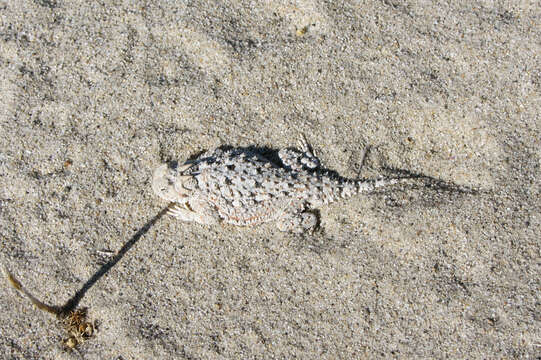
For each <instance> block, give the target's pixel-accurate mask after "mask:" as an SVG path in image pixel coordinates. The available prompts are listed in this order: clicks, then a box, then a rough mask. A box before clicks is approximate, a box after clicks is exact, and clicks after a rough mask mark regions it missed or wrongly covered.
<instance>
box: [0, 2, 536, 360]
mask: <svg viewBox="0 0 541 360" xmlns="http://www.w3.org/2000/svg"><path fill="white" fill-rule="evenodd" d="M103 3H104V4H100V2H97V1H89V2H82V1H81V2H77V1H68V0H66V1H64V0H34V1H29V0H20V1H18V0H17V1H16V0H8V1H5V0H4V1H0V17H1V20H0V21H1V23H0V49H1V50H0V63H1V71H0V79H1V81H0V86H1V88H0V91H1V96H0V99H1V106H0V176H1V187H0V241H1V249H0V262H1V264H2V265H4V266H6V267H7V268H9V269H10V270H11V271H12V272H13V274H14V275H15V276H17V277H18V278H19V279H20V280H21V281H22V282H23V284H24V285H25V286H26V287H27V289H28V290H29V291H30V292H32V293H33V294H34V295H36V296H37V297H38V298H39V299H41V300H43V301H45V302H46V303H48V304H52V305H57V306H61V305H63V304H65V303H66V302H67V301H68V300H69V299H70V298H73V297H74V296H78V300H79V303H78V305H79V307H88V315H89V318H90V319H91V320H92V321H95V325H96V328H97V332H96V334H95V336H93V337H92V338H91V339H90V340H88V341H87V342H85V343H84V344H83V345H82V346H80V347H79V348H78V350H76V351H66V350H64V349H63V346H62V343H61V342H62V339H63V338H64V337H65V334H64V333H63V331H62V328H61V327H60V326H59V325H58V324H57V321H56V320H55V318H54V317H53V316H51V315H50V314H48V313H46V312H42V311H39V310H37V309H35V308H34V307H33V306H32V305H31V303H30V302H29V301H28V300H27V299H25V298H23V297H22V296H21V295H20V293H18V292H17V291H15V290H14V289H13V288H11V287H9V286H8V285H7V283H6V282H3V285H2V286H0V314H1V315H0V316H1V320H0V357H1V358H5V359H33V358H44V359H78V358H85V359H143V358H145V359H150V358H161V359H273V358H275V359H293V358H298V359H319V358H321V359H362V358H382V359H383V358H385V359H388V358H401V359H404V358H441V359H443V358H453V359H458V358H469V359H482V358H485V359H486V358H525V359H526V358H536V357H539V356H541V295H540V294H541V282H540V274H541V261H540V258H541V253H540V234H541V231H540V230H541V215H540V212H541V200H540V195H541V194H540V192H541V180H540V179H541V176H540V165H541V161H540V158H541V140H540V134H541V131H540V130H541V120H540V113H541V111H540V110H541V100H540V99H541V89H540V84H541V73H540V63H541V61H540V54H541V28H540V25H539V24H540V23H541V8H540V7H541V5H539V2H537V1H501V2H494V1H475V2H470V1H465V0H457V1H449V2H441V3H439V2H438V3H432V2H428V1H419V2H415V1H407V2H401V1H394V0H384V1H370V0H369V1H362V2H355V1H350V2H345V3H342V2H323V1H302V0H301V1H297V2H287V1H286V2H281V1H272V2H261V3H257V2H239V1H234V2H231V3H228V5H225V6H220V5H217V4H216V2H214V1H209V2H202V1H201V2H193V3H192V2H190V3H189V4H184V2H180V1H178V2H168V1H157V2H154V1H148V2H133V3H129V2H125V4H122V2H121V1H103ZM472 3H474V4H472ZM301 133H303V134H305V135H306V137H307V139H308V141H309V142H310V143H311V144H312V145H313V147H314V148H315V149H316V150H317V151H318V154H319V155H320V157H321V158H322V160H323V162H324V164H325V166H326V167H327V168H329V169H332V170H335V171H337V172H339V173H340V174H342V175H344V176H348V177H356V176H358V175H359V174H360V176H363V177H376V176H379V175H382V174H385V169H384V167H385V166H388V167H395V168H400V169H407V170H409V171H412V172H416V173H420V174H424V175H427V176H430V177H433V178H435V179H440V180H443V181H446V182H448V183H450V184H455V185H457V186H462V187H468V188H472V189H477V190H479V191H478V192H477V193H468V192H465V193H463V192H459V191H456V189H455V190H453V187H451V188H450V189H447V190H445V189H434V188H428V187H423V186H413V187H408V186H403V187H397V188H394V189H389V190H387V191H382V192H378V193H377V194H372V195H364V196H356V197H354V198H351V199H349V200H347V201H344V202H341V203H338V204H334V205H330V206H328V207H326V208H324V209H322V211H321V229H320V230H319V231H317V232H316V233H314V234H304V235H302V236H298V235H293V234H287V233H286V234H284V233H281V232H279V231H278V230H277V229H276V227H275V226H273V224H269V225H264V226H260V227H257V228H236V227H232V226H202V225H198V224H191V223H182V222H179V221H176V220H175V219H172V218H170V217H159V216H158V218H154V217H155V216H156V214H159V213H160V211H161V209H163V208H164V207H165V206H166V204H165V203H164V202H163V201H161V200H159V199H158V198H156V197H155V196H154V195H153V193H152V191H151V188H150V183H149V182H150V178H151V174H152V171H153V169H154V168H155V167H156V166H158V165H159V164H160V163H162V162H164V161H171V160H174V159H178V160H184V159H186V158H188V157H190V156H193V155H195V154H197V153H199V152H201V151H203V150H206V149H211V148H214V147H216V146H219V145H232V146H247V145H257V146H262V147H270V148H272V149H279V148H282V147H286V146H291V145H296V140H297V138H298V136H299V134H301ZM366 146H370V147H371V151H370V152H369V155H368V158H367V160H366V163H365V166H364V167H363V168H362V170H361V168H360V163H361V162H360V158H361V156H362V151H363V149H364V148H365V147H366ZM444 190H445V191H444ZM153 218H154V220H155V222H154V223H153V224H150V226H148V227H147V228H143V227H144V225H145V224H146V223H147V222H148V221H151V220H152V219H153ZM126 244H127V245H126ZM123 246H125V247H124V248H123ZM121 249H124V250H121ZM126 250H127V251H126ZM119 251H121V252H120V255H118V256H117V257H114V256H115V254H117V253H118V252H119ZM117 260H118V261H117ZM104 264H105V265H104ZM111 265H114V266H111ZM104 266H105V267H104ZM104 270H108V271H107V272H105V271H104ZM102 275H103V276H102ZM85 284H86V285H85Z"/></svg>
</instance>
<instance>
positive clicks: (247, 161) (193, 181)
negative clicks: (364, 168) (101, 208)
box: [152, 138, 400, 233]
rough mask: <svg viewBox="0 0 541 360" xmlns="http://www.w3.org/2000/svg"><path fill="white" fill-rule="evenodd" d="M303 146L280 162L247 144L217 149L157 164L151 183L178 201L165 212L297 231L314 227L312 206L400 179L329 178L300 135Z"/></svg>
mask: <svg viewBox="0 0 541 360" xmlns="http://www.w3.org/2000/svg"><path fill="white" fill-rule="evenodd" d="M301 149H302V152H301V151H298V150H295V149H282V150H280V151H279V152H278V156H279V158H280V161H281V162H282V164H278V163H275V162H273V161H271V160H269V159H267V158H265V157H263V156H262V155H261V154H258V153H256V152H254V151H252V150H250V149H247V148H234V149H230V150H224V149H220V148H218V149H216V150H213V151H210V152H207V153H205V154H203V155H201V156H200V157H199V158H197V159H195V160H191V161H187V162H186V163H184V164H183V165H181V166H178V167H175V168H171V167H169V166H168V165H166V164H164V165H162V166H160V167H158V168H157V169H156V171H155V172H154V177H153V182H152V187H153V189H154V192H155V193H156V194H157V195H158V196H160V197H161V198H163V199H165V200H168V201H172V202H174V203H176V205H175V207H174V208H172V209H171V210H170V212H169V213H170V214H171V215H173V216H175V217H178V218H179V219H181V220H184V221H196V222H198V223H201V224H214V223H218V222H220V221H223V222H225V223H229V224H233V225H239V226H246V225H257V224H261V223H265V222H269V221H277V225H278V228H279V229H280V230H282V231H293V232H299V233H300V232H304V231H307V230H311V229H313V228H314V227H315V226H316V225H317V218H316V216H315V215H314V214H313V213H312V212H310V210H311V209H318V208H320V207H321V206H323V205H325V204H328V203H331V202H333V201H336V200H337V199H341V198H346V197H349V196H352V195H355V194H357V193H359V192H369V191H373V190H375V189H376V188H379V187H382V186H387V185H392V184H395V183H397V182H398V181H399V180H400V179H391V178H387V179H377V180H365V179H358V180H350V179H346V178H342V177H339V176H333V175H331V174H330V173H329V172H328V171H325V170H324V169H321V168H320V162H319V159H318V158H317V157H316V156H315V155H314V154H313V152H312V150H311V149H310V147H309V146H308V145H307V144H306V141H305V140H304V138H303V139H301Z"/></svg>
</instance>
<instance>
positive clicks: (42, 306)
mask: <svg viewBox="0 0 541 360" xmlns="http://www.w3.org/2000/svg"><path fill="white" fill-rule="evenodd" d="M4 271H5V273H6V276H7V278H8V281H9V283H10V284H11V286H13V287H14V288H15V289H17V290H19V291H20V292H22V293H23V294H24V295H26V297H27V298H29V299H30V301H31V302H32V304H34V306H35V307H37V308H38V309H40V310H43V311H47V312H48V313H51V314H53V315H56V316H57V317H61V315H62V314H63V311H62V308H60V307H58V306H51V305H47V304H45V303H43V302H41V301H39V300H38V299H36V298H35V297H34V296H33V295H32V294H30V293H29V292H28V291H27V290H26V289H25V288H24V287H23V286H22V284H21V282H20V281H19V280H17V279H16V278H15V277H14V276H13V275H12V274H11V272H9V270H8V269H5V268H4Z"/></svg>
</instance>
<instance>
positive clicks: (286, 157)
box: [278, 135, 321, 171]
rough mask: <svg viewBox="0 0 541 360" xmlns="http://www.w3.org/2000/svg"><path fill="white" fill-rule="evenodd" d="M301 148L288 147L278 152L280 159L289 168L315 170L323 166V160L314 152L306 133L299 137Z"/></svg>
mask: <svg viewBox="0 0 541 360" xmlns="http://www.w3.org/2000/svg"><path fill="white" fill-rule="evenodd" d="M299 148H300V151H299V150H296V149H288V148H287V149H282V150H280V151H279V152H278V156H279V157H280V160H281V161H282V163H283V164H284V165H285V166H286V167H287V168H289V169H291V170H295V171H300V170H315V169H317V168H319V167H320V166H321V161H320V160H319V159H318V157H317V156H316V155H315V154H314V151H313V150H312V147H311V146H310V145H309V144H308V142H307V141H306V138H305V137H304V135H301V137H300V138H299Z"/></svg>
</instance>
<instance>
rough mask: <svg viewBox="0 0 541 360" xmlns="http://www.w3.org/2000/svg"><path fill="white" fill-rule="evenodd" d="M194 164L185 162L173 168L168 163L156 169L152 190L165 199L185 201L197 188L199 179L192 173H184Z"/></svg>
mask: <svg viewBox="0 0 541 360" xmlns="http://www.w3.org/2000/svg"><path fill="white" fill-rule="evenodd" d="M192 165H193V164H191V163H188V164H184V165H182V166H180V167H178V168H171V167H169V166H168V165H167V164H163V165H161V166H159V167H158V168H157V169H156V170H154V175H153V176H152V190H154V193H155V194H156V195H158V196H159V197H161V198H162V199H164V200H167V201H172V202H179V203H185V202H187V201H188V200H190V197H191V196H192V194H193V191H194V190H195V185H196V182H197V180H196V179H195V178H194V177H193V176H191V175H182V173H183V172H184V171H186V170H187V169H189V168H190V167H191V166H192Z"/></svg>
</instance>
